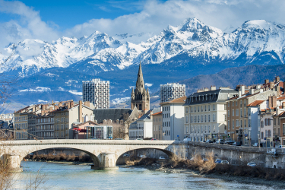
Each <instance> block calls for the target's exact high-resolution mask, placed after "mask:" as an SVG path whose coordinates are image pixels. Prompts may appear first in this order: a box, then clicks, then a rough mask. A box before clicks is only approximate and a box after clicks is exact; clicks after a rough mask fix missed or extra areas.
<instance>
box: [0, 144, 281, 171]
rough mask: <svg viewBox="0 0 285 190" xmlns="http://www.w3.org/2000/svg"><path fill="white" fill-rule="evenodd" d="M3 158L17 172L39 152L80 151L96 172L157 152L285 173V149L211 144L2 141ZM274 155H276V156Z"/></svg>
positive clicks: (1, 154)
mask: <svg viewBox="0 0 285 190" xmlns="http://www.w3.org/2000/svg"><path fill="white" fill-rule="evenodd" d="M0 143H1V146H0V156H1V158H2V159H3V158H5V156H6V157H8V159H9V161H10V163H11V166H12V168H14V170H18V169H19V170H21V169H20V164H21V161H22V160H23V158H24V157H25V156H26V155H28V154H30V153H32V152H35V151H39V150H45V149H56V148H70V149H75V150H80V151H83V152H85V153H87V154H88V155H90V157H91V158H92V160H93V163H94V166H93V167H92V169H104V168H112V167H115V166H116V162H117V160H118V158H119V157H120V156H121V155H123V154H124V153H126V152H128V151H132V150H139V149H156V150H161V151H162V152H164V153H166V154H167V155H168V156H169V157H170V158H173V157H180V158H185V159H190V158H191V157H193V156H194V155H197V154H200V155H202V156H203V155H207V153H211V154H212V155H213V156H215V157H219V158H222V159H227V160H228V161H229V162H230V164H242V163H247V162H250V161H254V162H256V163H257V164H259V165H260V166H264V167H276V168H283V169H285V149H274V151H272V148H269V149H268V148H256V147H236V146H231V145H220V144H208V143H201V142H186V143H183V142H179V141H161V140H157V141H151V140H143V141H140V140H88V139H86V140H85V139H83V140H82V139H55V140H22V141H20V140H17V141H0ZM273 152H274V154H273Z"/></svg>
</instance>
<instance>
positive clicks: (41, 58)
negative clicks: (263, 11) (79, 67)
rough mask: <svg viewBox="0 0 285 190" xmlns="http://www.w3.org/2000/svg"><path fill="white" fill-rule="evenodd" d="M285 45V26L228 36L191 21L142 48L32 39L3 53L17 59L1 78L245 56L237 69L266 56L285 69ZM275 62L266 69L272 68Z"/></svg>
mask: <svg viewBox="0 0 285 190" xmlns="http://www.w3.org/2000/svg"><path fill="white" fill-rule="evenodd" d="M125 36H127V34H125ZM121 37H122V35H121ZM123 37H124V35H123ZM126 38H127V37H126ZM284 39H285V26H283V25H281V24H276V23H272V22H267V21H263V20H253V21H246V22H245V23H244V24H243V25H242V26H241V27H239V28H237V29H236V30H234V31H233V32H232V33H229V34H227V33H223V32H222V31H221V30H220V29H217V28H215V27H211V26H207V25H205V24H203V23H202V22H201V21H199V20H198V19H196V18H191V19H187V20H186V21H185V22H184V23H183V24H182V25H180V26H177V27H173V26H168V28H167V29H165V30H163V31H162V32H161V33H160V34H159V35H156V36H153V37H152V38H150V39H148V40H147V41H146V42H141V43H139V44H133V43H130V42H124V43H122V42H120V41H119V40H117V39H114V38H113V37H110V36H108V35H107V34H105V33H101V32H98V31H96V32H94V33H93V34H91V35H90V36H88V37H82V38H80V39H77V38H69V37H62V38H60V39H58V40H56V41H54V42H52V43H47V42H44V41H41V40H31V39H27V40H24V41H22V42H19V43H18V44H10V45H9V46H8V47H7V48H5V50H4V51H3V52H5V54H0V60H1V62H4V61H5V60H7V59H8V57H9V56H10V55H11V54H12V53H13V55H12V56H11V57H10V58H9V59H8V60H7V61H6V62H5V64H4V65H3V67H1V68H0V72H4V71H10V70H15V69H18V70H19V72H20V73H21V74H23V75H25V74H29V73H35V72H38V71H40V70H42V69H46V68H53V67H63V68H66V67H68V66H70V65H72V64H75V63H84V66H86V65H90V66H91V67H95V68H96V73H99V72H102V71H112V70H118V69H120V70H123V69H125V68H126V67H129V66H130V65H133V64H138V63H139V62H142V63H143V64H161V63H163V62H165V61H168V60H170V59H172V58H175V57H176V56H178V58H177V59H178V60H177V61H181V60H180V59H181V58H179V57H181V55H183V56H184V57H185V56H186V57H185V58H184V59H187V57H188V58H199V59H200V60H199V62H200V64H203V65H205V64H207V63H209V62H211V60H213V59H215V60H219V61H225V60H230V61H233V60H237V59H238V58H239V57H240V56H243V57H244V56H245V57H244V58H243V63H237V64H238V65H246V64H250V63H252V62H254V61H255V60H260V58H259V56H260V55H262V56H266V55H268V56H269V57H271V59H273V60H275V61H277V62H281V63H283V62H284V47H285V43H284V41H285V40H284ZM263 53H264V54H263ZM271 59H270V60H271ZM270 60H269V61H268V60H266V61H264V63H262V64H270ZM184 61H186V62H187V60H184Z"/></svg>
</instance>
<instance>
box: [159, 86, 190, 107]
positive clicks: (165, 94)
mask: <svg viewBox="0 0 285 190" xmlns="http://www.w3.org/2000/svg"><path fill="white" fill-rule="evenodd" d="M185 88H186V87H185V84H179V83H167V84H161V85H160V102H161V103H162V102H168V101H171V100H174V99H177V98H180V97H184V96H186V91H185Z"/></svg>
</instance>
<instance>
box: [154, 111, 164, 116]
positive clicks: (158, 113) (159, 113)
mask: <svg viewBox="0 0 285 190" xmlns="http://www.w3.org/2000/svg"><path fill="white" fill-rule="evenodd" d="M161 114H162V111H161V112H157V113H154V114H152V116H155V115H161Z"/></svg>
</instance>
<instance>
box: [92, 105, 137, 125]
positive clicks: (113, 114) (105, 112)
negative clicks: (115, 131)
mask: <svg viewBox="0 0 285 190" xmlns="http://www.w3.org/2000/svg"><path fill="white" fill-rule="evenodd" d="M93 113H94V115H95V117H94V119H95V120H97V123H103V120H104V119H107V120H108V119H111V120H112V121H116V120H117V119H119V120H121V119H124V114H129V115H131V113H132V110H131V109H128V108H122V109H116V108H115V109H114V108H110V109H95V110H93Z"/></svg>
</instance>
